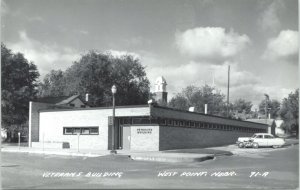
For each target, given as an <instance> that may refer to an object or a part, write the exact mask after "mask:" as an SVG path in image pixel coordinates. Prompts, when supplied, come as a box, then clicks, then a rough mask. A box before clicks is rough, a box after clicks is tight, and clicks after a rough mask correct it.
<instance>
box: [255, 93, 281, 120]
mask: <svg viewBox="0 0 300 190" xmlns="http://www.w3.org/2000/svg"><path fill="white" fill-rule="evenodd" d="M266 103H267V109H268V110H267V112H268V113H270V114H271V118H276V117H277V116H278V115H279V110H280V102H279V101H278V100H270V99H268V98H267V99H265V100H262V101H261V102H260V104H259V113H260V114H263V115H266V111H265V110H266Z"/></svg>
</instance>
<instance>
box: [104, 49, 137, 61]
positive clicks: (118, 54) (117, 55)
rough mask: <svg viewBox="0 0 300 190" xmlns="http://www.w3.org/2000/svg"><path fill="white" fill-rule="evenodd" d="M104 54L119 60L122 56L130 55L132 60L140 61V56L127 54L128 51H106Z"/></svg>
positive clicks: (132, 53) (131, 53)
mask: <svg viewBox="0 0 300 190" xmlns="http://www.w3.org/2000/svg"><path fill="white" fill-rule="evenodd" d="M105 53H106V54H111V55H112V56H113V57H117V58H120V57H122V56H124V55H131V56H132V57H133V58H134V59H140V58H141V56H140V55H139V54H137V53H134V52H128V51H118V50H108V51H105Z"/></svg>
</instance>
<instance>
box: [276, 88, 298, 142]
mask: <svg viewBox="0 0 300 190" xmlns="http://www.w3.org/2000/svg"><path fill="white" fill-rule="evenodd" d="M280 116H281V118H282V119H283V120H284V123H285V125H284V127H285V129H286V130H287V131H296V133H297V137H298V135H299V89H297V90H295V92H294V93H290V94H289V96H288V98H284V99H283V100H282V107H281V109H280Z"/></svg>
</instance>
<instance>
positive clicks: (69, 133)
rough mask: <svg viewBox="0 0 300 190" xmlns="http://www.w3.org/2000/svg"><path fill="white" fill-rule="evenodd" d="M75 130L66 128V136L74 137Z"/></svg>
mask: <svg viewBox="0 0 300 190" xmlns="http://www.w3.org/2000/svg"><path fill="white" fill-rule="evenodd" d="M72 133H73V128H64V134H65V135H72Z"/></svg>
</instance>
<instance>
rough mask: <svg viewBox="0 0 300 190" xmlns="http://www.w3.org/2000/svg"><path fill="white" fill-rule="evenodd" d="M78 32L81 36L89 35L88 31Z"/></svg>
mask: <svg viewBox="0 0 300 190" xmlns="http://www.w3.org/2000/svg"><path fill="white" fill-rule="evenodd" d="M78 32H79V33H80V34H82V35H88V34H89V31H87V30H79V31H78Z"/></svg>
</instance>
